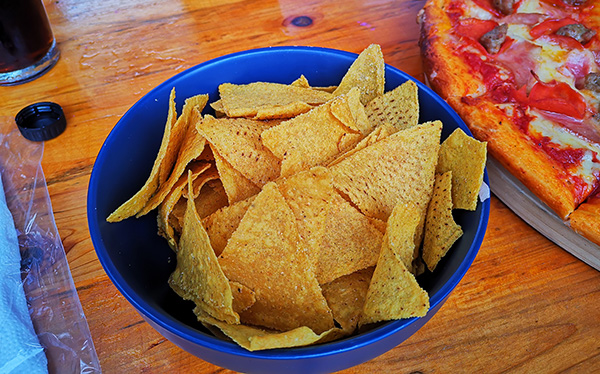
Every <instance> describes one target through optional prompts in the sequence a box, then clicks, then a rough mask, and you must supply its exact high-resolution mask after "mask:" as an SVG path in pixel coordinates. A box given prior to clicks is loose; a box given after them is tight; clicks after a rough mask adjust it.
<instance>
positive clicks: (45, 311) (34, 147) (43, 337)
mask: <svg viewBox="0 0 600 374" xmlns="http://www.w3.org/2000/svg"><path fill="white" fill-rule="evenodd" d="M0 125H1V128H0V174H1V176H2V181H3V184H4V190H5V196H6V203H7V206H8V208H9V210H10V212H11V213H12V216H13V220H14V224H15V228H16V231H17V236H18V244H19V250H20V253H21V264H20V265H21V269H20V270H21V280H22V286H23V289H24V291H25V297H26V301H27V307H28V310H29V315H30V317H31V322H32V323H33V328H34V330H35V335H36V336H37V338H38V340H39V343H40V345H41V346H42V347H43V349H44V352H45V355H46V358H47V361H48V372H49V373H100V372H101V369H100V363H99V361H98V357H97V355H96V351H95V349H94V344H93V341H92V337H91V334H90V331H89V327H88V324H87V321H86V318H85V315H84V313H83V310H82V308H81V303H80V302H79V297H78V295H77V291H76V289H75V285H74V283H73V278H72V276H71V272H70V269H69V265H68V262H67V258H66V254H65V251H64V247H63V245H62V242H61V239H60V236H59V234H58V230H57V228H56V224H55V222H54V215H53V211H52V205H51V202H50V198H49V195H48V190H47V187H46V180H45V178H44V173H43V170H42V166H41V161H42V155H43V151H44V144H43V143H35V142H31V141H28V140H26V139H25V138H23V137H22V136H21V134H20V133H19V131H18V130H17V128H16V126H15V124H14V120H13V119H12V118H2V117H0ZM0 266H2V259H0ZM1 366H2V365H1V363H0V372H3V370H9V369H10V368H6V367H5V368H4V369H3V368H2V367H1ZM9 372H10V371H9Z"/></svg>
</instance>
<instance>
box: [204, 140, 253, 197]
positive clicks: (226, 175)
mask: <svg viewBox="0 0 600 374" xmlns="http://www.w3.org/2000/svg"><path fill="white" fill-rule="evenodd" d="M213 155H214V157H215V163H216V165H217V170H218V171H219V177H220V179H221V182H222V183H223V188H225V193H226V194H227V199H228V200H229V204H233V203H235V202H237V201H241V200H244V199H247V198H248V197H250V196H254V195H256V194H257V193H259V192H260V187H258V186H257V185H255V184H254V183H252V182H251V181H250V180H249V179H248V178H246V177H245V176H243V175H242V173H240V172H239V171H237V170H236V169H234V168H233V166H231V164H230V163H229V162H227V161H226V160H225V159H224V158H223V157H222V156H221V155H220V154H219V153H217V151H216V150H214V149H213Z"/></svg>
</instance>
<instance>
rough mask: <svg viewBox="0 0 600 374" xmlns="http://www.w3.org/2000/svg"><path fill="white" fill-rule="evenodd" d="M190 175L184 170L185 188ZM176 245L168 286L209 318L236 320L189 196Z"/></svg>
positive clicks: (224, 280)
mask: <svg viewBox="0 0 600 374" xmlns="http://www.w3.org/2000/svg"><path fill="white" fill-rule="evenodd" d="M190 175H191V172H189V173H188V178H189V179H188V190H191V189H192V181H191V178H190V177H189V176H190ZM190 195H191V193H190ZM178 248H179V250H178V251H177V266H176V267H175V271H173V273H172V274H171V276H170V277H169V285H170V286H171V288H172V289H173V290H174V291H175V292H176V293H177V294H178V295H179V296H180V297H182V298H183V299H185V300H192V301H193V302H194V303H195V304H196V306H197V307H198V308H199V309H201V310H202V311H204V312H206V313H208V314H209V315H211V316H212V317H214V318H217V319H219V320H221V321H225V322H228V323H239V315H238V314H237V313H236V312H234V311H233V295H232V292H231V287H230V285H229V280H228V279H227V278H226V277H225V274H223V271H222V270H221V267H220V266H219V262H218V260H217V256H215V253H214V251H213V249H212V248H211V246H210V239H209V238H208V234H207V233H206V230H204V227H203V226H202V223H201V222H200V217H198V215H197V213H196V206H195V205H194V200H193V199H188V203H187V209H186V212H185V218H184V225H183V231H182V233H181V239H180V240H179V245H178Z"/></svg>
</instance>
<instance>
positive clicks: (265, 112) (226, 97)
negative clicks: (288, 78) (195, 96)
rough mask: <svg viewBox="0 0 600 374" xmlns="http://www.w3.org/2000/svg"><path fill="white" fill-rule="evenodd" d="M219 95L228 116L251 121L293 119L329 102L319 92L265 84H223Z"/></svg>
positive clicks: (327, 96) (324, 95) (328, 98)
mask: <svg viewBox="0 0 600 374" xmlns="http://www.w3.org/2000/svg"><path fill="white" fill-rule="evenodd" d="M219 94H220V96H221V102H222V105H223V109H224V112H225V113H226V114H227V116H229V117H247V118H254V119H272V118H292V117H294V116H296V115H298V114H301V113H305V112H308V111H309V110H310V109H311V108H312V107H314V106H317V105H320V104H323V103H325V102H327V101H328V100H330V99H331V98H332V96H331V94H330V93H328V92H324V91H320V90H313V89H311V88H305V87H299V86H297V85H294V86H292V85H285V84H279V83H266V82H255V83H250V84H239V85H238V84H231V83H224V84H221V85H220V86H219Z"/></svg>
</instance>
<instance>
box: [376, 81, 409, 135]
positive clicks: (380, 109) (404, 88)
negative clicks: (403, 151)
mask: <svg viewBox="0 0 600 374" xmlns="http://www.w3.org/2000/svg"><path fill="white" fill-rule="evenodd" d="M418 91H419V89H418V87H417V84H416V83H415V82H413V81H411V80H409V81H406V82H405V83H403V84H401V85H400V86H398V87H396V88H395V89H393V90H392V91H389V92H386V93H385V94H383V95H382V96H378V97H376V98H374V99H373V100H371V101H370V102H369V103H368V104H367V105H366V107H365V111H366V113H367V117H368V118H369V121H370V122H371V124H372V125H373V126H377V127H379V126H389V127H390V128H392V129H393V130H394V131H399V130H404V129H407V128H409V127H413V126H416V125H417V124H418V122H419V98H418Z"/></svg>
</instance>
